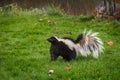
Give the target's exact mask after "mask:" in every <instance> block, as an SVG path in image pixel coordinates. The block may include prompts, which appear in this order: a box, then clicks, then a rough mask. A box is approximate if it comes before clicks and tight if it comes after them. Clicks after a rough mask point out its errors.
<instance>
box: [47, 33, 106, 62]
mask: <svg viewBox="0 0 120 80" xmlns="http://www.w3.org/2000/svg"><path fill="white" fill-rule="evenodd" d="M97 35H98V33H97V32H95V33H92V32H91V31H89V32H88V33H86V32H85V31H84V32H83V33H82V34H80V35H79V36H78V37H77V39H76V40H73V39H71V38H67V37H64V38H58V37H56V36H52V37H50V38H48V39H47V40H48V42H50V43H51V47H50V56H51V60H52V61H55V60H57V58H58V57H59V56H62V57H63V59H64V60H67V61H70V60H72V59H75V58H76V56H77V55H78V54H81V55H82V56H85V57H87V56H88V55H89V54H90V53H92V55H93V57H94V58H98V56H99V54H100V53H101V52H103V49H104V47H103V42H102V40H101V39H100V38H98V37H97Z"/></svg>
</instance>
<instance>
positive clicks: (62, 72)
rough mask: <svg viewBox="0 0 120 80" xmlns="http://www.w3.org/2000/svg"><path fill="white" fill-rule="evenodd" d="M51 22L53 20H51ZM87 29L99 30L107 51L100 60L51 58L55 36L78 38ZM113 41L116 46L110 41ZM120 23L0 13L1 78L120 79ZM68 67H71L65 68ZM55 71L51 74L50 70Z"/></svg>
mask: <svg viewBox="0 0 120 80" xmlns="http://www.w3.org/2000/svg"><path fill="white" fill-rule="evenodd" d="M48 21H50V22H48ZM84 29H87V30H89V29H91V30H93V31H95V32H99V33H100V34H99V37H100V38H101V39H102V40H103V42H104V47H105V51H104V54H101V55H100V57H99V59H97V60H96V59H94V58H92V56H88V57H87V58H84V57H82V56H78V57H77V58H76V59H75V60H72V61H70V62H66V61H64V60H63V59H62V58H61V57H59V59H58V60H57V61H55V62H51V61H50V53H49V48H50V43H48V42H47V40H46V39H47V38H49V37H50V36H52V35H56V36H58V37H65V36H66V37H71V38H73V39H75V38H76V37H77V35H78V34H80V33H81V32H83V30H84ZM108 41H113V42H114V45H113V46H108V45H107V42H108ZM119 61H120V23H119V22H117V21H112V22H109V21H97V20H95V19H94V18H92V17H89V16H88V17H81V16H45V15H39V14H38V15H19V16H18V15H0V80H120V78H119V77H120V62H119ZM67 66H70V67H71V70H66V69H65V68H66V67H67ZM50 69H53V70H54V73H53V74H51V75H49V74H48V71H49V70H50Z"/></svg>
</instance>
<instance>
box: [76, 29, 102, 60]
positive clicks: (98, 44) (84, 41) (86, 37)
mask: <svg viewBox="0 0 120 80" xmlns="http://www.w3.org/2000/svg"><path fill="white" fill-rule="evenodd" d="M97 35H98V33H97V32H96V33H92V31H89V32H88V33H86V32H85V31H84V32H83V34H82V35H79V36H78V38H77V40H76V43H77V44H79V45H80V49H79V51H77V52H79V53H81V55H82V56H86V57H87V55H89V54H90V53H92V55H93V57H94V58H98V56H99V53H102V52H103V49H104V47H103V42H102V40H101V39H100V38H98V37H97Z"/></svg>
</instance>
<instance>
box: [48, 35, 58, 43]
mask: <svg viewBox="0 0 120 80" xmlns="http://www.w3.org/2000/svg"><path fill="white" fill-rule="evenodd" d="M47 40H48V42H51V43H56V42H58V40H57V38H56V37H54V36H52V37H50V38H48V39H47Z"/></svg>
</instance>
